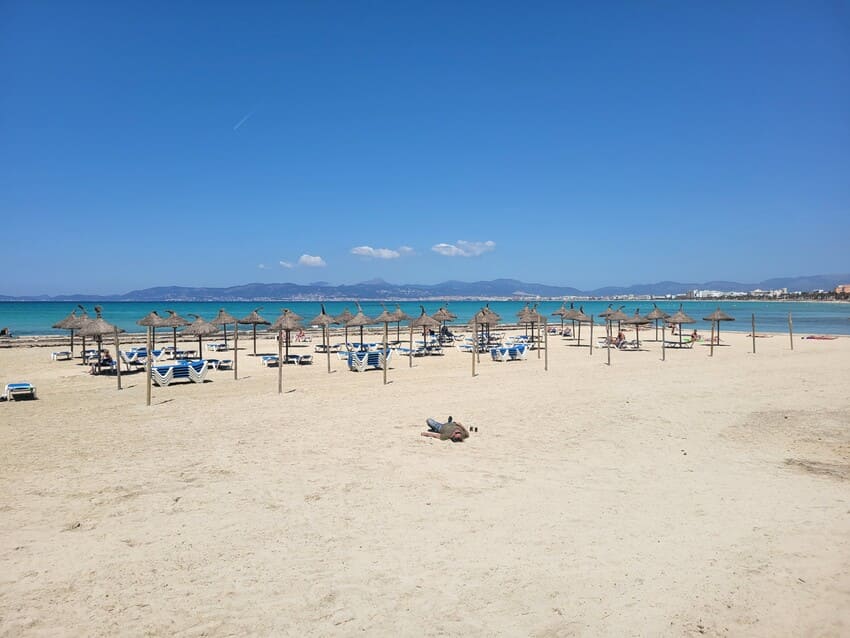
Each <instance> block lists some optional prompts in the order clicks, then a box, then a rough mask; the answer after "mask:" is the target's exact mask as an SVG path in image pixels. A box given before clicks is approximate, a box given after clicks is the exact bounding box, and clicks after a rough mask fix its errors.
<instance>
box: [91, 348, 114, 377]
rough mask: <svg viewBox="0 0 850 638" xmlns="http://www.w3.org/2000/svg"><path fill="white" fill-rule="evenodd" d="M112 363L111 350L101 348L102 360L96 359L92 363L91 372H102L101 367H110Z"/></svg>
mask: <svg viewBox="0 0 850 638" xmlns="http://www.w3.org/2000/svg"><path fill="white" fill-rule="evenodd" d="M112 363H113V361H112V355H111V354H109V350H101V351H100V361H97V360H95V361H94V362H93V363H92V364H91V374H100V370H101V368H108V367H110V366H111V365H112Z"/></svg>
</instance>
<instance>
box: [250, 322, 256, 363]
mask: <svg viewBox="0 0 850 638" xmlns="http://www.w3.org/2000/svg"><path fill="white" fill-rule="evenodd" d="M251 326H252V327H253V328H254V331H253V332H254V356H255V357H256V356H257V324H255V323H252V324H251Z"/></svg>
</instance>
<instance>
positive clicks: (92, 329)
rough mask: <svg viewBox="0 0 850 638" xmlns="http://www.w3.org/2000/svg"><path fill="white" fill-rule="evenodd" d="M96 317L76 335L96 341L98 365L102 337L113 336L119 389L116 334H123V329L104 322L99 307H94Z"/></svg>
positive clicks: (119, 367) (118, 357)
mask: <svg viewBox="0 0 850 638" xmlns="http://www.w3.org/2000/svg"><path fill="white" fill-rule="evenodd" d="M94 310H95V313H96V316H95V317H94V319H89V320H88V321H87V322H86V323H85V325H83V326H82V327H81V328H79V329H78V334H79V335H80V336H81V337H95V338H96V339H97V341H98V349H97V362H98V364H100V362H101V360H102V359H101V350H102V348H101V346H102V343H103V335H108V334H111V335H114V336H115V361H116V364H115V370H116V373H117V377H118V389H119V390H120V389H121V365H120V360H121V359H120V356H119V354H118V347H119V344H118V333H119V332H124V329H123V328H119V327H118V326H114V325H112V324H111V323H109V322H108V321H106V320H105V319H104V318H103V316H102V308H101V307H100V306H95V307H94Z"/></svg>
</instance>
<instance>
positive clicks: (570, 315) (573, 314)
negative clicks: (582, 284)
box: [564, 301, 587, 339]
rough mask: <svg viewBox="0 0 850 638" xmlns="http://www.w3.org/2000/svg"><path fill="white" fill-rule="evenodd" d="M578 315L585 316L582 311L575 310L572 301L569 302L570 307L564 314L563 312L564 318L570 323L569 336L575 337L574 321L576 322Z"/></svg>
mask: <svg viewBox="0 0 850 638" xmlns="http://www.w3.org/2000/svg"><path fill="white" fill-rule="evenodd" d="M580 316H584V317H587V315H585V314H584V313H583V312H581V311H579V310H576V309H575V307H574V306H573V302H572V301H571V302H570V308H569V310H567V312H566V314H564V319H567V320H568V321H569V322H570V323H571V324H572V330H571V331H570V338H571V339H573V338H575V334H576V323H577V322H578V318H579V317H580ZM579 330H581V324H579Z"/></svg>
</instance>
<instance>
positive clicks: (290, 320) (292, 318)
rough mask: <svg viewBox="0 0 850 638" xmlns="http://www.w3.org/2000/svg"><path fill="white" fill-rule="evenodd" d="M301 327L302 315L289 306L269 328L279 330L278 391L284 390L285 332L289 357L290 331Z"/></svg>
mask: <svg viewBox="0 0 850 638" xmlns="http://www.w3.org/2000/svg"><path fill="white" fill-rule="evenodd" d="M299 328H301V317H300V316H299V315H297V314H295V313H294V312H292V311H291V310H290V309H289V308H284V309H283V314H281V315H280V317H278V318H277V319H275V322H274V323H273V324H272V325H271V327H270V328H269V330H273V331H275V332H277V393H278V394H281V393H282V392H283V364H284V361H285V359H284V358H283V352H282V351H281V349H282V348H283V339H284V336H283V333H286V358H287V359H288V358H289V333H290V332H292V331H293V330H297V329H299Z"/></svg>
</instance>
